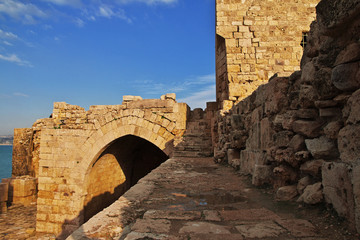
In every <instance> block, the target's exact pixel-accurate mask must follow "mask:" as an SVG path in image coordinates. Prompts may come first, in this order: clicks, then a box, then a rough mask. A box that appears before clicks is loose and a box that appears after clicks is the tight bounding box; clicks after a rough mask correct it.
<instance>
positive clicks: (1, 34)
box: [0, 29, 19, 39]
mask: <svg viewBox="0 0 360 240" xmlns="http://www.w3.org/2000/svg"><path fill="white" fill-rule="evenodd" d="M18 38H19V37H18V36H17V35H16V34H14V33H12V32H5V31H3V30H1V29H0V39H18Z"/></svg>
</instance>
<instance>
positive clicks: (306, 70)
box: [301, 62, 315, 84]
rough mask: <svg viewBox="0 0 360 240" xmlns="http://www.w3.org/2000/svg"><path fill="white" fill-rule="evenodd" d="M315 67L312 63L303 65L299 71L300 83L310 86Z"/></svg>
mask: <svg viewBox="0 0 360 240" xmlns="http://www.w3.org/2000/svg"><path fill="white" fill-rule="evenodd" d="M314 76H315V66H314V64H313V63H312V62H308V63H306V64H305V66H304V67H303V69H302V71H301V82H302V83H307V84H310V83H311V82H312V81H313V80H314Z"/></svg>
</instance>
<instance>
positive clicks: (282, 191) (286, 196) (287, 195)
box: [276, 185, 298, 201]
mask: <svg viewBox="0 0 360 240" xmlns="http://www.w3.org/2000/svg"><path fill="white" fill-rule="evenodd" d="M297 195H298V191H297V187H296V185H291V186H284V187H280V188H279V189H278V190H277V191H276V200H277V201H289V200H291V199H293V198H295V197H296V196H297Z"/></svg>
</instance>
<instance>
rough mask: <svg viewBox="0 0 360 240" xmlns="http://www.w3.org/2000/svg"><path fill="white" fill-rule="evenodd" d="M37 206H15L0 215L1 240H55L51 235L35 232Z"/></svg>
mask: <svg viewBox="0 0 360 240" xmlns="http://www.w3.org/2000/svg"><path fill="white" fill-rule="evenodd" d="M35 225H36V205H30V206H27V207H24V206H22V205H13V206H10V207H9V208H8V211H7V212H6V213H2V214H0V239H4V240H22V239H31V240H36V239H39V240H40V239H43V240H55V236H53V235H51V234H41V233H36V232H35Z"/></svg>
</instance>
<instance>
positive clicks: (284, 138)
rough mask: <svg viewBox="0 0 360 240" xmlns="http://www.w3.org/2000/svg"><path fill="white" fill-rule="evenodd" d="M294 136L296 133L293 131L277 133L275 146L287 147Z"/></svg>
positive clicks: (274, 137) (274, 136)
mask: <svg viewBox="0 0 360 240" xmlns="http://www.w3.org/2000/svg"><path fill="white" fill-rule="evenodd" d="M293 135H294V133H293V132H291V131H281V132H277V133H275V134H274V135H273V139H274V145H275V146H277V147H287V146H288V145H289V142H290V141H291V139H292V136H293Z"/></svg>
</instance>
